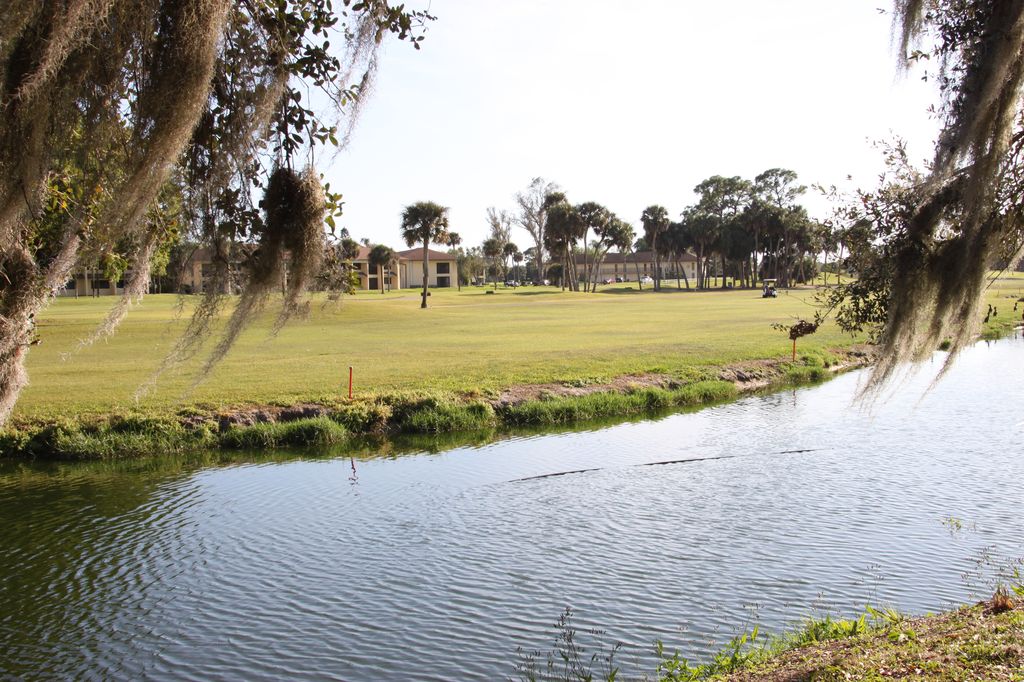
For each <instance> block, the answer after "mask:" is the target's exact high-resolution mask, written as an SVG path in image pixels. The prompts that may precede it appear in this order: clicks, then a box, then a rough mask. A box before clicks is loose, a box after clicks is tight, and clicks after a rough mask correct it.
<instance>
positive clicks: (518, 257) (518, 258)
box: [512, 250, 525, 281]
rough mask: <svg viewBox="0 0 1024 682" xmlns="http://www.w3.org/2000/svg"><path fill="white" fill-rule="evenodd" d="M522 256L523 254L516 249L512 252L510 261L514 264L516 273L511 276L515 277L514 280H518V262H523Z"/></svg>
mask: <svg viewBox="0 0 1024 682" xmlns="http://www.w3.org/2000/svg"><path fill="white" fill-rule="evenodd" d="M524 258H525V256H524V255H523V252H522V251H519V250H517V251H516V252H515V253H513V254H512V261H513V262H514V263H515V264H516V274H515V275H513V277H515V278H516V281H519V264H520V263H522V262H523V259H524Z"/></svg>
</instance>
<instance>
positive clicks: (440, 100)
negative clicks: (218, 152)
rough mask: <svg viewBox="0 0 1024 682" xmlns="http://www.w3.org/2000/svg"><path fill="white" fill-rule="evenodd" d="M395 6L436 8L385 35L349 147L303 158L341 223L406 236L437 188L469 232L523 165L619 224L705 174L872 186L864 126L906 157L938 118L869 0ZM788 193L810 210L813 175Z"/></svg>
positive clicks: (917, 154) (673, 205)
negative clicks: (767, 173)
mask: <svg viewBox="0 0 1024 682" xmlns="http://www.w3.org/2000/svg"><path fill="white" fill-rule="evenodd" d="M407 6H409V7H411V8H417V9H424V8H428V7H429V11H430V13H431V14H433V15H435V16H436V17H437V20H436V21H434V22H431V23H430V25H429V26H428V29H427V32H426V34H425V35H426V37H425V39H424V41H423V42H422V49H420V50H414V49H412V48H411V47H410V46H409V45H408V44H407V43H402V42H398V41H391V42H389V43H387V44H385V45H384V47H383V48H382V52H381V59H380V67H379V72H378V77H377V83H376V87H375V89H374V91H373V93H372V94H371V95H370V98H369V100H368V101H367V103H366V105H365V107H364V109H363V111H362V114H361V117H360V119H359V122H358V124H357V127H356V129H355V132H354V134H353V136H352V139H351V142H350V144H349V146H348V147H347V148H345V149H344V150H342V151H341V152H339V153H338V154H336V155H335V156H334V157H333V159H331V160H330V162H329V166H327V167H326V168H323V167H322V168H321V170H323V171H324V172H325V176H326V179H327V180H328V181H330V183H331V188H332V190H335V191H341V192H342V193H343V195H344V199H345V213H344V215H343V217H342V219H341V221H340V225H342V226H345V227H347V228H348V230H349V232H350V233H351V234H352V236H353V237H355V238H356V239H362V238H368V239H370V240H371V241H372V242H375V243H378V242H380V243H386V244H389V245H391V246H394V247H396V248H397V247H403V248H404V246H403V245H402V242H401V239H400V230H399V225H400V215H401V211H402V209H403V207H405V206H406V205H408V204H411V203H414V202H417V201H435V202H437V203H440V204H442V205H444V206H447V207H449V216H450V222H451V229H452V230H454V231H456V232H458V233H459V234H460V235H461V236H462V238H463V245H464V246H474V245H479V244H480V243H481V242H482V241H483V240H484V239H485V238H486V237H487V235H488V226H487V221H486V210H487V208H488V207H490V206H493V207H495V208H497V209H499V210H501V209H506V210H509V211H512V210H513V209H514V195H515V193H516V192H518V191H522V190H523V189H525V188H526V186H527V185H528V184H529V183H530V181H531V179H532V178H534V177H538V176H540V177H543V178H545V179H547V180H551V181H554V182H556V183H557V184H558V185H559V186H561V188H562V189H563V191H565V192H566V194H567V195H568V198H569V200H570V201H572V202H573V203H579V202H583V201H597V202H599V203H601V204H603V205H605V206H607V207H608V208H609V209H610V210H612V211H614V212H615V213H616V214H618V215H619V216H620V217H621V218H623V219H625V220H627V221H629V222H632V223H633V224H634V225H638V224H639V217H640V214H641V212H642V211H643V209H644V207H646V206H648V205H651V204H662V205H664V206H665V207H667V208H668V210H669V213H670V215H672V216H673V217H678V215H679V213H680V212H681V211H682V210H683V209H684V208H685V207H686V206H688V205H691V204H692V203H694V202H695V197H694V194H693V187H694V186H695V185H697V184H698V183H699V182H700V181H701V180H703V179H705V178H707V177H710V176H712V175H726V176H731V175H739V176H742V177H745V178H749V179H753V177H754V176H755V175H757V174H758V173H760V172H761V171H763V170H765V169H768V168H775V167H781V168H789V169H792V170H794V171H796V172H797V173H798V175H799V178H800V182H801V183H803V184H806V185H808V186H810V185H813V184H814V183H820V184H823V185H826V186H828V185H833V184H835V185H839V186H840V187H846V188H852V187H853V186H862V187H870V186H872V184H873V183H874V182H875V178H876V176H877V174H878V172H879V171H880V170H881V168H882V165H881V154H880V152H879V150H878V149H876V148H874V147H873V145H872V143H873V142H874V141H878V140H885V139H893V138H894V137H895V136H899V137H901V138H903V139H905V140H906V141H907V143H908V146H909V150H910V153H911V158H912V159H917V160H922V161H923V160H924V159H925V158H927V157H929V156H930V151H931V144H932V140H933V139H934V137H935V133H936V130H937V122H936V121H935V119H934V117H933V116H932V115H930V114H929V105H931V104H932V103H933V102H934V101H935V92H934V89H933V85H932V84H931V83H930V82H925V81H923V80H922V78H921V76H922V74H921V73H914V72H911V73H910V74H909V75H901V74H900V73H899V70H898V69H897V59H896V50H895V49H894V47H893V45H892V39H891V15H889V14H887V13H884V12H882V11H880V10H879V8H880V7H884V8H886V9H888V7H889V5H888V4H887V3H886V2H885V0H827V1H823V0H769V1H766V0H720V1H717V2H714V1H698V0H632V2H628V3H626V2H613V1H611V0H432V1H431V2H429V4H428V3H427V2H425V0H421V1H420V2H415V1H414V2H408V3H407ZM848 176H852V178H853V181H852V183H851V182H848V181H847V177H848ZM803 203H804V205H805V206H807V207H808V209H809V210H810V212H811V214H812V216H815V217H818V218H824V217H827V213H828V209H829V207H828V203H827V202H826V201H825V200H824V199H823V198H822V197H821V196H820V195H818V194H816V193H815V192H813V191H810V190H809V192H808V194H807V195H806V196H805V198H804V201H803ZM513 241H514V242H516V243H517V244H518V245H519V246H520V248H526V247H528V246H530V245H531V240H530V237H529V235H528V234H527V233H526V232H525V231H524V230H522V229H519V228H516V229H514V230H513Z"/></svg>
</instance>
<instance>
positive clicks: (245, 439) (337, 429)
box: [220, 417, 348, 450]
mask: <svg viewBox="0 0 1024 682" xmlns="http://www.w3.org/2000/svg"><path fill="white" fill-rule="evenodd" d="M347 437H348V431H346V429H345V427H344V426H342V425H341V424H339V423H338V422H336V421H334V420H333V419H330V418H328V417H310V418H307V419H296V420H295V421H290V422H276V423H275V422H263V423H260V424H253V425H252V426H236V427H234V428H231V429H228V430H227V431H224V432H223V433H221V434H220V446H221V447H223V448H227V449H232V450H265V449H270V448H276V447H281V446H288V445H293V446H309V445H316V446H328V445H336V444H338V443H341V442H342V441H344V440H345V439H346V438H347Z"/></svg>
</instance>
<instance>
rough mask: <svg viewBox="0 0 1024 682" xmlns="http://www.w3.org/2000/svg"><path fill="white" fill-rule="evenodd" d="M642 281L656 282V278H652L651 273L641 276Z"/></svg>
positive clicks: (645, 282) (644, 282) (646, 282)
mask: <svg viewBox="0 0 1024 682" xmlns="http://www.w3.org/2000/svg"><path fill="white" fill-rule="evenodd" d="M640 282H641V283H642V284H654V280H653V279H652V278H651V276H650V275H644V276H643V277H641V278H640Z"/></svg>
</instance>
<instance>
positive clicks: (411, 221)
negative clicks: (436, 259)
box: [402, 201, 448, 308]
mask: <svg viewBox="0 0 1024 682" xmlns="http://www.w3.org/2000/svg"><path fill="white" fill-rule="evenodd" d="M402 239H404V240H405V243H406V245H407V246H410V247H412V246H415V245H416V244H418V243H420V242H422V243H423V294H422V296H421V301H420V308H426V307H427V286H428V283H429V281H430V245H431V243H433V244H444V243H445V242H446V241H447V239H448V209H447V208H446V207H444V206H441V205H440V204H435V203H434V202H433V201H420V202H417V203H415V204H410V205H409V206H406V207H405V209H404V210H403V211H402Z"/></svg>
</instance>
